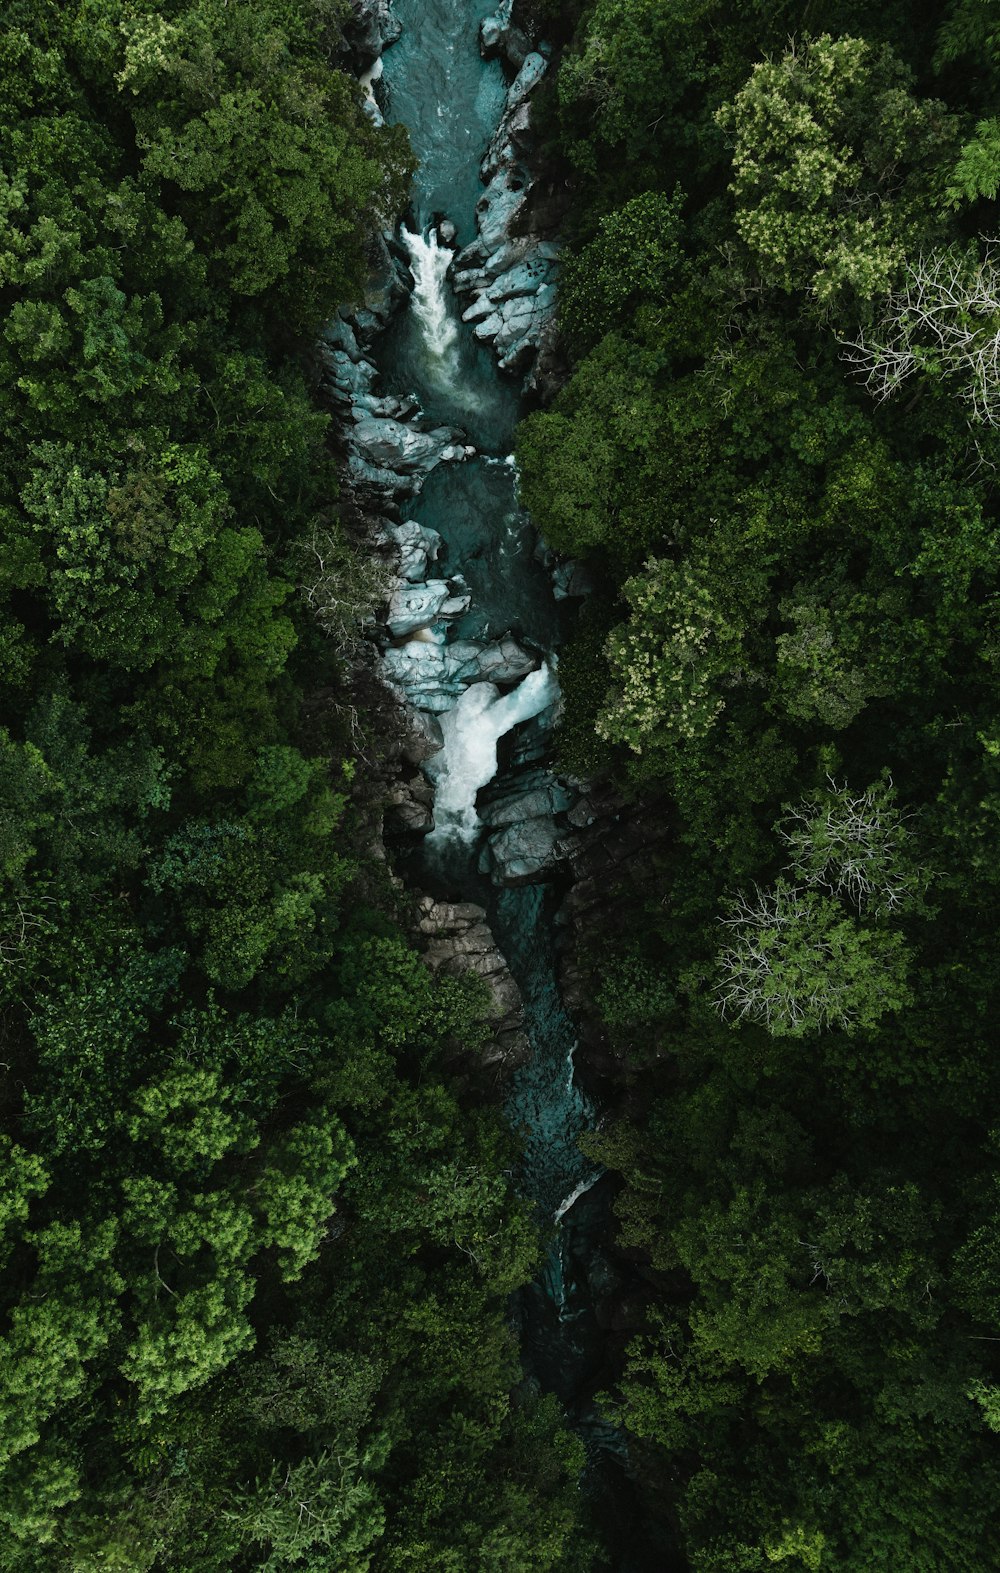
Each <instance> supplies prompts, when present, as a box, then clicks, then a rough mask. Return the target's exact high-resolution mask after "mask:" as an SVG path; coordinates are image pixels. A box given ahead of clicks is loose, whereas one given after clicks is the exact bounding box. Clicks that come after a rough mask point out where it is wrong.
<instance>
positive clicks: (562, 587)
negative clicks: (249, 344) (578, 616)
mask: <svg viewBox="0 0 1000 1573" xmlns="http://www.w3.org/2000/svg"><path fill="white" fill-rule="evenodd" d="M593 589H594V581H593V579H592V578H591V575H590V572H589V570H588V569H587V568H585V567H584V566H583V564H582V563H574V562H568V563H560V564H559V566H558V567H557V568H555V569H554V570H553V573H552V594H553V595H554V596H555V598H556V600H557V601H569V600H574V599H576V598H577V597H579V596H584V595H590V594H592V592H593Z"/></svg>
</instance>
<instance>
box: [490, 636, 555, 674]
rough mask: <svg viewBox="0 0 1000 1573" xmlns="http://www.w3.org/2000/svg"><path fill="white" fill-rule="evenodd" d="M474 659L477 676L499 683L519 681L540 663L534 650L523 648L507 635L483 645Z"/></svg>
mask: <svg viewBox="0 0 1000 1573" xmlns="http://www.w3.org/2000/svg"><path fill="white" fill-rule="evenodd" d="M475 661H476V670H477V674H478V676H479V677H482V678H484V679H485V680H486V681H487V682H489V683H499V684H501V685H502V684H504V683H519V682H520V681H521V678H522V677H527V675H528V673H529V672H536V671H537V670H538V668H539V667H540V666H541V664H542V662H541V657H540V656H538V655H536V654H535V653H534V651H531V650H525V649H523V648H522V646H521V645H519V644H518V643H517V640H516V639H512V638H511V637H510V636H509V635H506V636H505V637H504V638H503V639H497V640H494V641H493V642H492V643H491V644H488V645H483V646H482V648H481V649H480V650H479V652H478V654H477V655H476V657H475Z"/></svg>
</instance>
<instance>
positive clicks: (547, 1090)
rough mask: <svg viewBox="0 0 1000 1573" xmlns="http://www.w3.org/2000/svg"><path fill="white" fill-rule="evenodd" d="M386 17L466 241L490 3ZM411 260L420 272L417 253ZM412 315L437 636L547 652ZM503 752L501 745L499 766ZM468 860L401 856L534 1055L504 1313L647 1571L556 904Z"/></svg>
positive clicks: (455, 385) (482, 395) (412, 224)
mask: <svg viewBox="0 0 1000 1573" xmlns="http://www.w3.org/2000/svg"><path fill="white" fill-rule="evenodd" d="M393 9H394V13H395V15H396V16H397V17H398V20H399V21H400V22H401V24H402V26H403V29H404V31H403V35H402V37H401V39H400V40H399V42H398V43H396V44H394V45H393V46H392V47H391V48H390V49H389V50H388V51H387V52H386V55H385V65H384V73H383V78H382V81H383V87H384V93H383V98H382V102H383V105H384V109H385V114H386V118H387V119H388V120H390V121H391V120H400V121H402V122H403V123H405V124H406V126H407V127H408V129H409V132H410V137H411V141H412V143H413V147H414V151H415V153H416V155H417V157H418V158H419V160H420V168H419V171H418V174H417V177H416V182H415V186H414V193H413V204H412V211H411V213H410V215H409V217H408V220H407V226H408V228H409V229H410V230H411V231H413V232H414V233H415V234H417V235H419V234H421V233H422V234H423V235H424V236H430V225H431V224H432V222H433V221H435V220H437V219H438V218H440V217H441V216H446V217H447V218H448V219H450V220H451V222H452V223H453V224H454V225H455V226H456V229H457V231H458V238H459V243H460V244H465V243H467V242H468V241H470V240H471V239H472V238H473V237H474V235H475V224H474V209H475V204H476V202H477V200H478V198H479V196H480V194H481V191H482V187H481V185H480V181H479V163H480V160H481V157H482V154H483V152H484V151H485V149H486V146H487V143H488V141H489V139H490V136H491V135H492V132H493V130H494V127H495V126H496V123H497V121H498V119H499V116H500V113H501V109H502V105H503V98H504V92H505V83H504V78H503V74H502V71H501V68H500V66H499V64H498V63H496V62H493V63H490V64H484V63H483V61H482V60H481V59H480V57H479V52H478V47H477V34H478V25H479V22H480V20H481V19H482V17H484V16H486V15H488V14H489V13H490V12H491V11H492V9H493V5H492V4H491V3H490V0H466V3H461V0H396V4H395V5H394V8H393ZM430 243H431V242H428V244H430ZM412 255H413V252H412V251H411V256H412ZM439 259H440V254H439V253H438V260H439ZM419 260H420V261H421V263H426V262H427V260H428V258H427V252H426V249H425V250H424V252H423V253H421V255H420V258H419ZM432 260H433V259H432ZM422 306H423V310H422V311H421V310H417V309H414V307H413V306H411V309H409V310H407V311H405V312H403V313H402V314H401V315H400V316H399V317H397V319H396V320H395V322H394V323H393V324H392V326H391V327H390V329H389V330H388V331H387V332H386V333H385V334H384V335H383V337H382V339H381V341H380V344H379V346H378V351H377V359H378V364H379V370H380V373H381V377H382V382H383V386H384V388H385V390H386V391H389V392H395V393H399V394H407V393H415V394H416V396H417V397H418V398H419V400H420V403H421V405H422V407H423V409H424V411H425V412H426V413H427V414H428V415H430V416H431V417H433V418H434V419H435V420H437V421H443V422H448V423H449V424H452V425H455V426H457V427H460V428H461V429H462V430H463V431H464V432H465V433H467V434H468V436H469V438H470V439H471V441H472V442H474V444H475V445H476V447H477V448H478V449H479V451H480V457H478V458H476V459H475V460H473V461H471V462H468V463H464V464H454V465H440V466H439V467H438V468H437V469H436V470H434V471H433V472H432V473H431V475H430V477H429V478H428V480H427V481H426V483H425V485H424V488H423V491H422V493H421V494H420V496H419V497H417V498H416V499H415V500H414V501H413V502H412V503H411V504H409V506H408V511H409V514H410V516H411V517H413V518H415V519H417V520H418V521H419V522H420V523H422V524H425V525H428V526H430V527H431V528H433V529H435V530H437V531H438V532H439V533H440V535H441V536H442V538H443V543H444V546H443V552H442V557H441V565H440V566H441V569H442V570H443V571H444V572H445V573H447V574H449V575H455V574H456V573H460V574H461V575H462V576H463V577H464V579H465V581H466V584H467V586H468V589H469V591H470V592H471V596H472V603H471V606H470V608H469V611H468V613H467V614H466V616H465V617H464V618H463V619H462V620H461V621H460V622H459V623H458V624H457V625H454V626H453V627H452V628H451V630H450V635H449V637H450V638H452V639H455V638H459V639H473V640H476V641H480V642H482V641H485V640H489V639H496V638H498V637H499V636H500V635H502V634H504V633H507V632H512V633H513V634H514V636H515V637H516V638H517V639H518V640H519V642H521V643H522V644H524V645H526V646H529V647H531V648H532V649H534V650H537V651H539V652H542V653H544V654H545V655H547V656H548V655H550V654H551V652H553V651H554V650H555V649H556V648H557V646H558V643H559V639H560V630H561V627H562V626H563V623H564V620H565V619H566V618H567V617H568V616H569V615H570V614H569V613H568V612H567V610H566V608H565V607H560V606H559V604H558V603H556V602H555V600H554V599H553V596H552V591H551V582H550V579H549V576H548V575H547V573H545V572H544V570H543V569H542V567H541V566H540V564H539V562H538V561H537V559H536V555H535V549H536V546H537V537H536V535H535V532H534V530H533V529H532V527H531V524H530V520H529V519H528V518H527V516H526V515H525V513H524V511H523V510H522V509H521V507H520V505H519V502H518V498H517V478H516V473H515V471H514V469H513V467H512V465H511V463H510V462H508V461H509V455H510V451H511V447H512V442H513V434H514V429H515V426H516V423H517V420H518V417H519V414H520V411H521V402H520V397H519V393H518V389H517V386H516V384H515V383H514V382H513V381H512V380H510V379H508V378H506V377H505V376H503V375H502V374H501V373H500V372H499V371H498V370H497V368H496V365H495V362H494V360H493V357H492V354H491V353H490V352H488V351H487V350H485V349H483V348H482V347H481V346H479V345H478V344H477V343H476V342H475V340H474V339H473V336H472V333H471V330H470V329H469V328H468V327H467V326H465V325H464V324H461V323H460V318H459V314H458V311H457V309H456V306H455V302H454V299H453V297H452V296H451V292H450V289H448V288H447V286H445V287H444V289H443V291H442V292H441V293H440V294H439V295H438V296H436V297H435V298H434V299H433V300H432V301H431V302H430V306H431V307H432V308H433V309H428V301H427V300H426V299H425V300H424V301H423V302H422ZM535 724H536V725H537V723H535ZM503 741H506V742H508V743H509V741H510V735H508V738H507V739H506V740H502V742H503ZM510 751H511V750H510V749H509V747H508V748H507V749H506V750H505V749H504V748H503V747H501V750H500V758H501V760H503V759H504V758H505V757H508V755H509V753H510ZM500 773H501V777H502V775H503V767H502V766H501V772H500ZM477 856H478V846H477V845H476V844H475V843H474V842H470V841H469V840H462V839H460V838H456V839H455V840H453V841H452V840H447V839H446V840H445V841H444V844H442V840H441V838H440V836H438V837H434V838H432V840H431V841H430V842H428V843H425V847H424V850H423V852H422V853H420V854H414V855H413V856H412V857H410V858H408V859H407V870H408V873H409V876H410V878H411V879H412V881H413V882H414V883H417V884H419V885H421V886H423V887H424V888H426V889H430V890H433V891H434V892H435V893H436V894H438V895H443V896H448V897H451V898H459V899H463V900H472V901H476V902H478V903H479V904H480V905H483V906H485V907H486V908H487V912H488V916H489V921H490V923H491V926H492V928H493V931H494V934H495V936H496V938H497V941H498V943H499V945H500V947H501V949H502V951H503V953H504V955H505V956H506V957H507V960H508V964H509V966H510V968H511V971H512V973H513V974H514V977H515V978H516V979H517V982H518V984H519V987H520V989H521V993H522V997H523V1001H524V1007H525V1015H526V1023H527V1030H528V1035H529V1038H530V1040H531V1045H532V1050H533V1056H532V1060H531V1062H530V1063H529V1064H528V1065H527V1066H526V1067H525V1068H524V1069H523V1070H521V1071H520V1072H518V1074H517V1075H516V1076H515V1077H514V1078H513V1083H512V1086H511V1088H510V1091H509V1096H508V1101H507V1106H506V1112H507V1116H508V1118H509V1120H510V1122H511V1124H512V1126H513V1127H514V1129H515V1130H516V1131H517V1132H518V1134H519V1136H520V1138H521V1143H522V1150H523V1160H522V1164H521V1172H520V1177H519V1185H520V1188H521V1191H522V1194H524V1195H526V1196H527V1197H529V1198H530V1199H531V1200H532V1201H533V1203H534V1205H535V1209H536V1214H537V1217H538V1222H539V1225H540V1227H541V1229H542V1233H543V1239H544V1240H545V1242H546V1258H545V1262H544V1266H543V1268H542V1270H541V1272H540V1273H539V1275H538V1278H537V1279H536V1281H535V1282H534V1283H533V1284H532V1285H530V1286H529V1287H528V1288H527V1289H526V1290H525V1291H523V1293H522V1294H521V1295H519V1296H518V1297H517V1303H516V1305H515V1306H514V1307H513V1308H512V1314H513V1316H514V1318H515V1320H516V1323H517V1327H518V1332H519V1335H520V1341H521V1350H522V1357H523V1360H524V1364H525V1369H526V1372H527V1373H528V1374H529V1375H531V1376H533V1377H534V1378H536V1379H537V1380H538V1381H539V1382H540V1384H541V1386H542V1387H543V1388H545V1389H546V1390H548V1391H551V1392H554V1393H556V1394H557V1395H558V1396H559V1398H560V1399H561V1400H562V1402H563V1403H564V1405H565V1406H566V1409H567V1411H568V1413H569V1414H570V1416H571V1417H572V1419H573V1422H574V1424H575V1425H576V1426H577V1427H578V1429H579V1431H580V1433H581V1435H582V1436H583V1437H584V1440H585V1442H586V1444H587V1450H588V1456H589V1459H590V1468H589V1470H588V1492H589V1495H590V1498H591V1500H592V1501H594V1502H595V1503H596V1504H597V1512H598V1517H599V1519H600V1520H601V1522H602V1525H603V1527H604V1530H605V1536H606V1540H607V1544H608V1546H609V1547H610V1548H613V1549H612V1550H610V1551H609V1561H608V1562H607V1563H606V1564H605V1563H603V1562H602V1563H601V1566H602V1567H604V1566H608V1567H612V1568H614V1569H620V1570H622V1573H639V1570H640V1569H643V1570H645V1569H647V1568H652V1567H654V1566H655V1567H656V1568H657V1569H658V1570H662V1569H663V1567H664V1566H665V1564H664V1562H663V1560H662V1558H661V1557H660V1556H659V1555H658V1554H657V1555H655V1556H654V1557H653V1559H652V1560H650V1559H649V1557H648V1556H647V1555H646V1553H645V1552H644V1550H643V1548H642V1547H641V1546H639V1545H638V1543H637V1542H638V1540H640V1539H641V1538H642V1532H641V1530H640V1529H639V1528H638V1527H637V1521H636V1520H635V1515H634V1512H633V1508H632V1502H633V1498H632V1491H631V1486H630V1484H629V1481H628V1479H627V1478H626V1473H625V1471H624V1469H623V1467H622V1466H623V1462H624V1457H623V1439H622V1437H621V1435H620V1433H618V1432H616V1431H615V1430H614V1428H612V1427H611V1426H609V1425H608V1423H607V1422H606V1421H604V1420H603V1419H602V1418H601V1417H600V1415H599V1414H598V1412H597V1410H596V1407H595V1405H594V1402H593V1395H594V1393H595V1392H596V1391H598V1390H599V1389H600V1388H601V1387H602V1386H603V1385H604V1381H603V1380H602V1378H603V1376H604V1370H605V1362H606V1358H607V1334H606V1332H605V1331H604V1330H602V1328H601V1327H600V1326H599V1325H598V1322H597V1318H596V1315H595V1310H594V1304H595V1286H597V1287H598V1289H599V1287H600V1285H601V1284H602V1283H606V1282H607V1274H608V1273H610V1274H612V1276H613V1274H614V1268H613V1267H611V1266H610V1264H609V1262H608V1259H607V1258H605V1257H604V1255H603V1254H602V1249H601V1242H602V1241H603V1240H606V1239H608V1238H609V1237H610V1235H611V1234H612V1220H611V1215H610V1200H611V1195H610V1189H609V1182H608V1180H607V1179H606V1178H604V1179H602V1178H601V1177H600V1175H599V1173H598V1171H597V1170H596V1169H595V1166H594V1165H593V1163H592V1162H591V1161H590V1160H589V1159H587V1158H586V1157H585V1156H584V1154H583V1153H582V1152H581V1150H580V1148H579V1145H578V1139H579V1137H580V1136H581V1134H582V1133H583V1132H584V1131H586V1130H588V1129H590V1128H592V1126H593V1124H594V1119H595V1114H594V1109H593V1107H592V1105H591V1103H590V1101H589V1099H588V1098H587V1096H586V1094H585V1093H584V1092H583V1090H582V1089H581V1087H580V1085H579V1083H578V1081H577V1079H576V1077H575V1075H574V1050H575V1034H574V1030H573V1026H572V1023H571V1022H570V1020H569V1018H568V1016H567V1015H566V1012H565V1010H564V1009H563V1006H562V1002H561V999H560V996H559V990H558V986H557V981H556V980H557V963H556V954H555V947H554V941H553V935H554V927H553V911H554V906H555V901H556V898H555V897H554V895H553V893H552V892H551V891H550V890H549V889H547V887H545V886H543V885H540V884H538V885H527V886H523V887H521V888H518V889H515V890H501V891H499V892H498V891H496V890H494V889H493V887H492V886H491V885H490V884H489V883H488V882H487V881H486V880H484V879H483V878H482V876H480V875H479V874H478V873H477V871H476V863H477ZM602 1275H604V1277H602Z"/></svg>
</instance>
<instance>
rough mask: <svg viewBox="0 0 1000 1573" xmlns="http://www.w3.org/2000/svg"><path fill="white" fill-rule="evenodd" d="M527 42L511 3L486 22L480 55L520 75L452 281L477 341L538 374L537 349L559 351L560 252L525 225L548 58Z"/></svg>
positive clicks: (486, 163)
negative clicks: (498, 58) (534, 115)
mask: <svg viewBox="0 0 1000 1573" xmlns="http://www.w3.org/2000/svg"><path fill="white" fill-rule="evenodd" d="M527 43H528V41H527V39H526V38H525V37H524V34H523V33H521V32H520V30H519V29H518V28H516V27H514V26H513V25H512V24H511V21H510V6H509V5H502V6H501V7H500V10H499V11H498V13H497V15H496V16H492V17H488V18H487V19H486V21H485V22H484V23H483V26H482V30H481V33H480V45H481V48H482V49H483V52H484V53H485V54H487V55H489V54H502V55H503V56H504V58H505V59H507V60H508V62H509V63H510V64H511V65H513V66H514V67H515V68H516V70H517V75H516V76H515V78H514V80H513V82H512V83H511V85H510V87H509V89H508V92H507V103H506V107H505V110H504V113H503V117H502V119H501V121H500V124H499V125H498V127H497V129H496V132H495V134H494V136H493V137H492V139H491V141H490V145H489V147H488V149H487V151H486V156H485V158H484V159H483V162H482V166H481V171H480V173H481V175H482V178H483V181H484V183H485V185H486V190H485V191H484V192H483V195H482V196H481V197H480V199H479V202H478V203H477V205H476V226H477V229H478V235H477V238H476V239H475V240H474V241H473V242H472V243H471V245H468V246H466V247H465V249H464V250H463V251H461V252H460V253H459V254H458V256H457V257H456V259H455V263H454V272H453V283H454V287H455V290H456V291H457V293H458V294H460V295H470V296H471V297H472V299H471V303H470V304H469V306H467V308H466V310H465V311H464V313H463V317H464V320H465V321H466V322H469V323H472V324H473V325H474V326H473V332H474V333H475V335H476V337H477V339H480V340H481V341H483V342H485V343H489V344H492V345H493V347H494V349H495V351H496V354H497V357H498V359H499V362H500V365H501V367H503V369H504V370H506V371H518V370H529V369H531V368H534V369H533V372H532V375H533V376H534V375H536V374H537V372H538V367H537V365H535V362H536V359H537V358H538V357H539V355H540V352H542V351H545V352H546V355H547V356H551V354H552V353H553V352H554V346H555V334H556V330H555V310H556V277H557V274H558V270H559V254H560V248H559V246H558V244H557V243H555V242H554V241H549V240H544V239H542V238H541V237H540V236H538V235H537V234H534V233H532V232H531V228H530V225H529V224H528V222H527V215H528V211H529V199H530V196H531V191H532V186H533V183H534V177H533V174H532V170H531V162H530V154H531V151H532V148H533V145H534V137H533V133H532V130H531V95H532V93H533V92H534V90H535V89H536V88H537V86H538V84H539V82H540V81H541V80H542V78H543V76H544V75H545V72H546V71H547V69H548V61H547V59H546V57H545V55H544V54H543V53H542V52H541V51H540V50H532V49H530V48H528V47H527ZM522 44H523V45H524V46H525V47H524V48H523V49H522Z"/></svg>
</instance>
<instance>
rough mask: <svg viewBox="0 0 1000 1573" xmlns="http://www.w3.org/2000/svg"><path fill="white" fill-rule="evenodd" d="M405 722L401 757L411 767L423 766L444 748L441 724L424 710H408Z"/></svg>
mask: <svg viewBox="0 0 1000 1573" xmlns="http://www.w3.org/2000/svg"><path fill="white" fill-rule="evenodd" d="M406 720H407V728H406V733H405V735H404V737H403V746H402V749H401V753H402V756H403V758H404V759H405V760H407V762H408V763H409V764H411V765H422V764H425V763H426V761H427V760H428V759H431V758H432V757H433V756H434V755H435V754H436V753H438V752H439V751H440V750H441V749H442V748H443V747H444V733H443V732H442V731H441V723H440V721H438V719H437V717H436V716H433V715H429V714H428V713H427V712H426V711H425V710H408V711H407V712H406Z"/></svg>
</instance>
